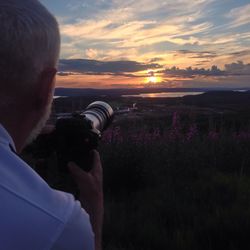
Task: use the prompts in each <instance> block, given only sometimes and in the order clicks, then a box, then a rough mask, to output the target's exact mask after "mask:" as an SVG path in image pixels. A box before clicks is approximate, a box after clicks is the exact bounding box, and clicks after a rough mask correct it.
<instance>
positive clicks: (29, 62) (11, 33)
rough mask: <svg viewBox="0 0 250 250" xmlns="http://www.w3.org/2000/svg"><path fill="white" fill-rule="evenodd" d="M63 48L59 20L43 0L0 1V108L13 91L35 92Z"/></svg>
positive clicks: (21, 92)
mask: <svg viewBox="0 0 250 250" xmlns="http://www.w3.org/2000/svg"><path fill="white" fill-rule="evenodd" d="M59 51H60V34H59V28H58V23H57V21H56V19H55V18H54V17H53V16H52V15H51V14H50V13H49V12H48V10H47V9H46V8H45V7H44V6H43V5H42V4H41V3H40V2H39V1H37V0H0V98H1V100H0V107H1V101H2V103H3V102H6V101H7V100H6V97H8V95H9V94H10V93H11V92H12V93H13V92H17V93H18V92H19V93H18V94H25V93H31V92H32V89H33V87H34V84H35V82H36V80H37V79H38V77H39V74H40V73H41V72H42V70H43V69H45V68H46V67H55V66H56V64H57V61H58V57H59ZM2 98H4V99H5V101H4V100H3V99H2Z"/></svg>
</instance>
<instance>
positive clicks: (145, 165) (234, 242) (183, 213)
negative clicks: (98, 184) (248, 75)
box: [100, 118, 250, 250]
mask: <svg viewBox="0 0 250 250" xmlns="http://www.w3.org/2000/svg"><path fill="white" fill-rule="evenodd" d="M174 119H175V120H176V118H173V120H174ZM177 120H178V119H177ZM185 125H186V124H185ZM197 127H198V125H197ZM137 129H138V130H137V131H136V128H135V127H133V128H131V131H134V132H132V133H131V131H129V130H127V129H126V130H122V127H121V128H119V129H117V128H116V129H113V131H109V132H107V133H111V134H112V133H113V137H111V140H110V136H109V140H107V137H105V136H104V142H103V143H102V145H101V148H100V151H101V154H102V156H103V167H104V174H105V176H104V180H105V183H104V188H105V195H106V204H105V208H106V210H105V211H106V212H105V225H104V249H107V250H110V249H124V250H125V249H126V250H134V249H137V250H140V249H143V250H147V249H148V250H152V249H176V250H177V249H178V250H189V249H190V250H191V249H192V250H194V249H205V250H206V249H213V250H215V249H245V248H246V246H247V245H249V243H248V242H249V240H248V234H249V231H250V164H249V163H250V154H249V153H250V152H249V151H250V139H249V138H248V136H247V135H248V133H246V132H244V133H243V132H240V133H238V134H235V133H231V132H230V133H229V132H227V131H219V132H218V133H217V132H216V133H215V132H214V131H207V133H205V132H203V133H200V132H199V129H198V128H197V130H196V131H195V133H193V135H192V136H191V137H190V136H189V137H188V133H189V132H190V131H189V130H188V129H187V130H186V131H184V130H182V126H181V124H179V123H178V122H176V121H175V122H173V123H172V126H171V127H168V128H166V129H165V131H163V134H160V135H158V137H157V136H155V137H154V136H152V134H153V133H154V132H152V131H150V128H145V127H144V129H141V128H137ZM117 130H118V131H119V132H117ZM148 131H150V132H148ZM133 133H134V135H133ZM141 134H144V136H142V135H141ZM173 134H175V135H173ZM212 135H213V136H212ZM214 135H216V136H214ZM150 136H151V137H150ZM136 138H137V139H136ZM105 140H106V141H105Z"/></svg>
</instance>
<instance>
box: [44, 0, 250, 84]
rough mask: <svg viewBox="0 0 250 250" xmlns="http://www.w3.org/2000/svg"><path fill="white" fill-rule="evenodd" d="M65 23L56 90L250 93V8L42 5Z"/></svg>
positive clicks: (183, 1)
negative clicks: (245, 90) (246, 90)
mask: <svg viewBox="0 0 250 250" xmlns="http://www.w3.org/2000/svg"><path fill="white" fill-rule="evenodd" d="M41 3H43V4H44V5H45V6H46V7H47V8H48V9H49V10H50V11H51V13H52V14H54V15H55V16H56V18H57V20H58V22H59V25H60V29H61V35H62V45H61V55H60V61H59V68H58V70H59V73H58V77H57V84H56V86H57V87H69V88H72V87H73V88H145V87H146V88H148V87H149V88H151V87H160V88H162V87H163V88H178V87H179V88H225V87H226V88H246V87H250V31H249V30H250V16H249V12H250V2H249V0H239V1H237V2H236V1H232V0H227V1H223V2H218V1H215V0H206V1H205V0H199V1H194V2H190V1H187V0H179V1H173V0H169V1H163V0H162V1H158V2H155V1H153V0H137V1H135V0H131V1H128V2H123V1H121V0H116V1H107V0H93V1H90V0H71V1H66V0H55V1H53V2H51V1H49V0H41Z"/></svg>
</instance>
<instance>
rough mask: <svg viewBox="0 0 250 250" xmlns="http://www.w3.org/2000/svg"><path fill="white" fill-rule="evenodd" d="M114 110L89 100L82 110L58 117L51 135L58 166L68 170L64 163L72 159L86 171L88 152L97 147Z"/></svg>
mask: <svg viewBox="0 0 250 250" xmlns="http://www.w3.org/2000/svg"><path fill="white" fill-rule="evenodd" d="M113 117H114V111H113V109H112V107H111V106H110V105H109V104H108V103H105V102H101V101H97V102H93V103H91V104H90V105H89V106H88V107H87V108H86V109H85V111H83V112H77V113H74V114H72V116H70V117H66V118H65V117H64V118H58V120H57V122H56V127H55V132H54V138H55V142H56V145H55V149H56V153H57V161H58V166H59V168H60V169H61V170H62V171H63V172H65V171H66V172H67V163H68V162H70V161H72V162H75V163H76V164H77V165H78V166H79V167H81V168H82V169H83V170H85V171H89V170H90V166H91V164H90V163H89V162H88V155H89V153H90V151H91V150H94V149H96V148H97V147H98V143H99V140H100V138H101V133H102V132H103V130H105V129H106V128H107V127H108V126H109V125H110V124H111V122H112V120H113Z"/></svg>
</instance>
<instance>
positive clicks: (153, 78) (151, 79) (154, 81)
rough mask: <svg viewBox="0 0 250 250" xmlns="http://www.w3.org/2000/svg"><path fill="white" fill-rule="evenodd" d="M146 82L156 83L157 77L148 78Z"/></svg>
mask: <svg viewBox="0 0 250 250" xmlns="http://www.w3.org/2000/svg"><path fill="white" fill-rule="evenodd" d="M148 82H149V83H157V77H155V76H150V77H148Z"/></svg>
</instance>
